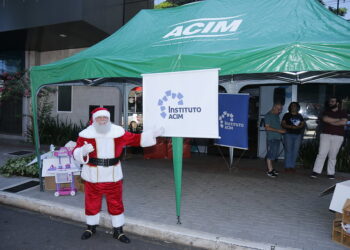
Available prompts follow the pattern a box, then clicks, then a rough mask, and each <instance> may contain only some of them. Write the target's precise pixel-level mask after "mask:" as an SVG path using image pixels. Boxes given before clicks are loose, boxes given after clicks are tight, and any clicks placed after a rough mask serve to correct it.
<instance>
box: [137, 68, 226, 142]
mask: <svg viewBox="0 0 350 250" xmlns="http://www.w3.org/2000/svg"><path fill="white" fill-rule="evenodd" d="M142 77H143V125H144V130H145V131H147V130H151V129H154V128H159V127H161V126H162V127H164V129H165V134H164V135H163V136H168V137H192V138H219V127H218V81H219V69H208V70H194V71H181V72H169V73H157V74H143V75H142Z"/></svg>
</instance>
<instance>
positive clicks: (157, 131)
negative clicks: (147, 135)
mask: <svg viewBox="0 0 350 250" xmlns="http://www.w3.org/2000/svg"><path fill="white" fill-rule="evenodd" d="M164 132H165V129H164V127H160V128H157V129H154V130H153V131H152V133H153V137H155V138H156V137H158V136H161V135H164Z"/></svg>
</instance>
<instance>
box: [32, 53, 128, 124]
mask: <svg viewBox="0 0 350 250" xmlns="http://www.w3.org/2000/svg"><path fill="white" fill-rule="evenodd" d="M84 49H85V48H79V49H67V50H55V51H45V52H37V51H27V52H26V68H27V69H29V68H30V67H32V66H36V65H44V64H48V63H52V62H55V61H58V60H61V59H64V58H66V57H69V56H72V55H74V54H76V53H78V52H80V51H82V50H84ZM53 88H54V89H56V90H57V87H53ZM121 98H122V97H121V93H120V91H119V90H118V89H117V88H116V87H88V86H75V87H73V88H72V111H71V112H57V91H56V92H55V93H54V94H52V95H51V96H50V100H51V102H52V104H53V109H52V115H53V116H56V115H59V117H60V119H62V120H63V121H65V120H66V119H68V120H71V121H72V122H73V123H78V124H79V122H80V121H82V122H83V123H84V124H85V123H86V122H87V121H88V115H89V105H100V106H104V105H111V106H115V108H114V109H115V118H114V121H115V123H116V124H120V122H121V121H120V117H121V109H120V103H121V101H120V100H121Z"/></svg>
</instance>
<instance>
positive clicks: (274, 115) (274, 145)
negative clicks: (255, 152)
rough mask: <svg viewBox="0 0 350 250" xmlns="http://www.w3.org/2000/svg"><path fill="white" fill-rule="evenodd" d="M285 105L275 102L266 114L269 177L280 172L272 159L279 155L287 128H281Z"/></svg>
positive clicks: (275, 175)
mask: <svg viewBox="0 0 350 250" xmlns="http://www.w3.org/2000/svg"><path fill="white" fill-rule="evenodd" d="M282 108H283V106H282V105H281V104H279V103H275V104H274V105H273V107H272V109H271V110H270V111H269V112H268V113H267V114H266V115H265V130H266V140H267V143H266V144H267V154H266V163H267V168H268V172H267V173H266V174H267V176H269V177H277V175H278V172H277V171H276V170H275V169H274V168H273V166H272V161H273V160H276V159H277V158H278V155H279V148H280V142H281V138H282V134H284V133H285V130H284V129H282V128H281V121H280V117H279V115H280V113H281V111H282Z"/></svg>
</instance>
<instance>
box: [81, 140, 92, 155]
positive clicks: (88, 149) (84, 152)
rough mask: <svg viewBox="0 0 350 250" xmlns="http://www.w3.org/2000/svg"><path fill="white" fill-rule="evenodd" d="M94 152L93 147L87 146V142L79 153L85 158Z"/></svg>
mask: <svg viewBox="0 0 350 250" xmlns="http://www.w3.org/2000/svg"><path fill="white" fill-rule="evenodd" d="M94 150H95V149H94V147H93V146H92V145H91V144H90V143H89V144H88V143H87V142H85V145H84V146H82V147H81V153H82V155H83V156H87V155H88V154H89V153H91V152H92V151H94Z"/></svg>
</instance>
